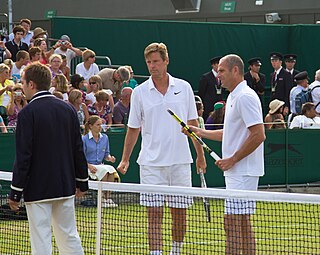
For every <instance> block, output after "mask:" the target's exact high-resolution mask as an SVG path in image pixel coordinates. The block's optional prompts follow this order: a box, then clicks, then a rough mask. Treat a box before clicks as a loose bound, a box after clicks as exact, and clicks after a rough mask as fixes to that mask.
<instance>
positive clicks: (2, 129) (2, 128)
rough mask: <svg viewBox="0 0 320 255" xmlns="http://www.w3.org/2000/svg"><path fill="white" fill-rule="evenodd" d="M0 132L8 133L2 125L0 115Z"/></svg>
mask: <svg viewBox="0 0 320 255" xmlns="http://www.w3.org/2000/svg"><path fill="white" fill-rule="evenodd" d="M0 130H1V133H8V131H7V128H6V125H5V124H4V121H3V119H2V117H1V115H0Z"/></svg>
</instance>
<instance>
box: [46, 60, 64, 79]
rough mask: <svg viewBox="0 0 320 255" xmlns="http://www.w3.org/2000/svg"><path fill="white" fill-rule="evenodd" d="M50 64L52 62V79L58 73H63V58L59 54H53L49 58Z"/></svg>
mask: <svg viewBox="0 0 320 255" xmlns="http://www.w3.org/2000/svg"><path fill="white" fill-rule="evenodd" d="M49 64H50V71H51V75H52V79H53V78H54V77H55V76H56V75H57V74H62V71H61V70H60V66H61V64H62V58H61V56H60V55H59V54H52V55H51V57H50V58H49Z"/></svg>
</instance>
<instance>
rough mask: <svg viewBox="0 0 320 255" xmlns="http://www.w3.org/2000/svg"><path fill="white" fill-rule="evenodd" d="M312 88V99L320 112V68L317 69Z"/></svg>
mask: <svg viewBox="0 0 320 255" xmlns="http://www.w3.org/2000/svg"><path fill="white" fill-rule="evenodd" d="M309 89H311V90H312V91H311V95H312V101H313V103H314V105H315V107H316V112H317V113H318V114H320V69H318V70H317V71H316V74H315V76H314V82H312V83H311V84H310V85H309Z"/></svg>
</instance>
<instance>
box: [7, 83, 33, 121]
mask: <svg viewBox="0 0 320 255" xmlns="http://www.w3.org/2000/svg"><path fill="white" fill-rule="evenodd" d="M27 104H28V102H27V100H26V97H25V95H24V93H23V89H22V85H21V84H17V85H15V86H14V87H13V89H12V93H11V101H10V104H9V105H8V107H7V109H8V116H9V119H8V120H9V122H8V126H10V127H16V126H17V120H18V113H19V112H20V111H21V110H22V108H23V107H25V106H26V105H27Z"/></svg>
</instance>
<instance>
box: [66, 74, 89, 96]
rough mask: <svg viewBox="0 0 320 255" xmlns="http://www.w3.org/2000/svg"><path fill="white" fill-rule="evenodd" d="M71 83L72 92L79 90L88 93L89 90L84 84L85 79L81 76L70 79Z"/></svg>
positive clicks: (75, 75) (77, 75) (76, 75)
mask: <svg viewBox="0 0 320 255" xmlns="http://www.w3.org/2000/svg"><path fill="white" fill-rule="evenodd" d="M70 83H71V87H70V91H71V90H73V89H79V90H81V91H84V92H85V91H87V88H86V86H85V83H84V78H83V77H82V76H81V75H79V74H74V75H72V76H71V78H70Z"/></svg>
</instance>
